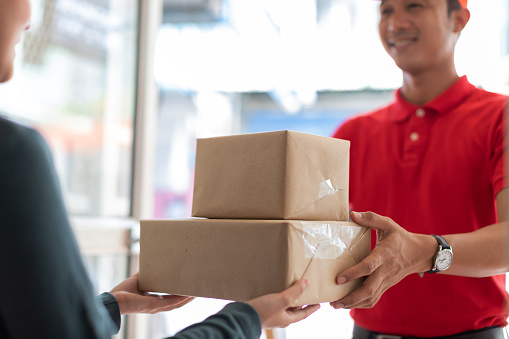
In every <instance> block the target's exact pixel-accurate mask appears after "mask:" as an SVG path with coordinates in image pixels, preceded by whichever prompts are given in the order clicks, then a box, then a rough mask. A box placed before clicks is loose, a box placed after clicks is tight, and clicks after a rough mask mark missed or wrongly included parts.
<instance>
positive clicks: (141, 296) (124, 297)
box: [110, 273, 194, 314]
mask: <svg viewBox="0 0 509 339" xmlns="http://www.w3.org/2000/svg"><path fill="white" fill-rule="evenodd" d="M138 279H139V273H136V274H135V275H133V276H131V277H129V278H127V279H126V280H124V281H122V282H121V283H120V284H118V285H117V286H115V287H114V288H113V289H112V290H111V291H110V293H111V294H113V295H114V296H115V298H116V299H117V302H118V305H119V307H120V313H121V314H131V313H150V314H154V313H159V312H165V311H171V310H174V309H176V308H179V307H181V306H184V305H185V304H187V303H189V302H190V301H192V300H193V299H194V298H193V297H185V296H180V295H147V294H146V293H144V292H140V291H139V290H138Z"/></svg>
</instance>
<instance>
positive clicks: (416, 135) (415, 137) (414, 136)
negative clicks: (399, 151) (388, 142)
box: [410, 132, 419, 141]
mask: <svg viewBox="0 0 509 339" xmlns="http://www.w3.org/2000/svg"><path fill="white" fill-rule="evenodd" d="M410 140H412V141H417V140H419V133H416V132H413V133H410Z"/></svg>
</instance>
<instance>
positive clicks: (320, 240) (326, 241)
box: [302, 222, 363, 259]
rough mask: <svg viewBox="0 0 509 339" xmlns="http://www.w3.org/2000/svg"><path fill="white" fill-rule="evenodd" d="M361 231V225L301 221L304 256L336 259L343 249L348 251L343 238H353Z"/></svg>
mask: <svg viewBox="0 0 509 339" xmlns="http://www.w3.org/2000/svg"><path fill="white" fill-rule="evenodd" d="M361 231H363V229H362V228H361V227H352V226H344V225H341V224H326V223H309V222H303V224H302V238H303V240H304V256H305V257H306V258H317V259H337V258H338V257H340V256H341V255H342V254H343V253H344V252H345V251H350V249H349V248H348V246H347V244H346V243H345V241H344V240H343V239H353V238H355V237H356V236H357V235H358V234H359V233H360V232H361Z"/></svg>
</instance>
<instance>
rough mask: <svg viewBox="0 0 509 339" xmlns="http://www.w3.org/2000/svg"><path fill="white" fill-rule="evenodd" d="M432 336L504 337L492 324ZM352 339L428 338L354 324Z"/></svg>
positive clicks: (464, 338) (462, 338) (454, 338)
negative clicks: (386, 332) (470, 329)
mask: <svg viewBox="0 0 509 339" xmlns="http://www.w3.org/2000/svg"><path fill="white" fill-rule="evenodd" d="M434 338H447V339H504V331H503V330H502V327H498V326H493V327H487V328H483V329H480V330H473V331H466V332H461V333H458V334H453V335H448V336H443V337H434ZM353 339H428V338H424V337H406V336H399V335H389V334H383V333H378V332H372V331H369V330H366V329H364V328H362V327H359V326H357V325H354V327H353Z"/></svg>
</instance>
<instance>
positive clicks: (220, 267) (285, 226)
mask: <svg viewBox="0 0 509 339" xmlns="http://www.w3.org/2000/svg"><path fill="white" fill-rule="evenodd" d="M370 237H371V232H370V231H369V228H366V227H361V226H358V225H356V224H355V223H352V222H341V221H330V222H325V221H319V222H317V221H294V220H291V221H286V220H233V219H229V220H222V219H187V220H142V221H141V243H140V246H141V249H140V250H141V252H140V280H139V288H140V290H142V291H147V292H163V293H170V294H179V295H190V296H197V297H209V298H219V299H227V300H235V301H246V300H250V299H252V298H255V297H258V296H261V295H265V294H268V293H274V292H280V291H282V290H284V289H285V288H287V287H289V286H290V285H291V284H292V283H293V282H295V281H296V280H298V279H300V278H305V279H308V280H309V282H310V283H311V284H310V286H309V287H308V288H307V289H306V291H305V292H304V294H303V295H302V297H301V298H300V299H299V300H298V301H297V302H296V305H303V304H313V303H319V302H329V301H335V300H338V299H340V298H342V297H344V296H346V295H347V294H348V293H350V292H351V291H353V290H354V289H356V288H357V287H358V286H359V285H360V284H361V283H362V280H361V279H358V280H357V281H353V282H350V283H348V284H345V285H341V286H339V285H336V283H335V279H336V276H337V274H338V273H340V272H342V271H344V270H345V269H347V268H349V267H351V266H353V265H354V264H356V263H358V262H360V261H361V260H362V259H363V258H365V257H366V256H367V255H368V254H369V253H370V245H371V241H370Z"/></svg>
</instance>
